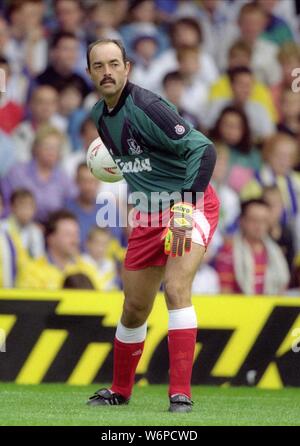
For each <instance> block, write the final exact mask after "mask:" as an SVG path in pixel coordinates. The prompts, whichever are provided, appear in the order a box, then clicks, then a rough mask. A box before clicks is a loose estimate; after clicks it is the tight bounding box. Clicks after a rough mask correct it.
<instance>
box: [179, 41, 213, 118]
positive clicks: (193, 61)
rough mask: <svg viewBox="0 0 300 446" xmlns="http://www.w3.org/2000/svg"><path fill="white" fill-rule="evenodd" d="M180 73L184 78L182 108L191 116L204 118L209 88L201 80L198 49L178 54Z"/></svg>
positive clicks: (194, 48) (184, 50)
mask: <svg viewBox="0 0 300 446" xmlns="http://www.w3.org/2000/svg"><path fill="white" fill-rule="evenodd" d="M176 57H177V62H178V71H179V73H180V74H181V76H182V79H183V83H184V91H183V95H182V99H181V103H182V106H183V107H184V108H185V109H186V110H187V111H188V112H189V113H191V114H194V115H196V116H197V117H198V119H199V121H202V120H203V118H204V116H203V115H204V113H205V109H206V107H207V102H208V86H207V85H206V84H205V83H204V82H203V81H202V80H201V78H200V76H199V72H201V67H200V65H199V58H198V48H197V47H188V48H182V49H178V50H177V52H176Z"/></svg>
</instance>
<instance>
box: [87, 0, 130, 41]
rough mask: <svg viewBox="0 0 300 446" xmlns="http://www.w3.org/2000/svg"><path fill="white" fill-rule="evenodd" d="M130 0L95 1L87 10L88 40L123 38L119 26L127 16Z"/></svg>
mask: <svg viewBox="0 0 300 446" xmlns="http://www.w3.org/2000/svg"><path fill="white" fill-rule="evenodd" d="M127 8H128V0H115V1H114V2H112V1H111V0H102V1H101V2H95V3H94V4H93V5H92V6H91V8H90V9H89V10H88V11H87V14H88V24H89V25H88V29H87V35H88V41H89V42H94V41H95V40H98V39H120V40H121V39H122V36H121V34H120V32H119V31H118V28H119V27H120V25H121V23H122V22H123V21H124V20H125V18H126V13H127Z"/></svg>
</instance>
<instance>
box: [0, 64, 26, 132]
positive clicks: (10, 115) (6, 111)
mask: <svg viewBox="0 0 300 446" xmlns="http://www.w3.org/2000/svg"><path fill="white" fill-rule="evenodd" d="M0 70H4V72H5V79H6V84H8V83H9V79H10V76H11V70H10V67H9V64H8V61H7V60H6V59H5V58H4V57H1V56H0ZM23 115H24V109H23V107H22V105H21V104H19V103H17V102H16V101H15V100H12V99H10V98H9V96H6V93H3V92H1V89H0V130H2V131H3V132H5V133H7V134H11V133H12V132H13V130H14V129H15V128H16V127H17V125H18V124H19V123H20V122H21V121H22V118H23Z"/></svg>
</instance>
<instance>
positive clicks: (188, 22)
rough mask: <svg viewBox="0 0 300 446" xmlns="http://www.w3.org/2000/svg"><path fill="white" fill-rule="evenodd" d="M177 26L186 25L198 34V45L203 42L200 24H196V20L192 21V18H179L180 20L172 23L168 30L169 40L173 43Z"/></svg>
mask: <svg viewBox="0 0 300 446" xmlns="http://www.w3.org/2000/svg"><path fill="white" fill-rule="evenodd" d="M178 25H188V26H190V27H191V28H193V29H194V30H195V31H196V32H197V34H198V41H199V44H200V43H202V42H203V32H202V28H201V26H200V24H199V23H198V21H197V20H196V19H194V18H193V17H181V18H180V19H178V20H176V21H175V22H173V23H172V25H171V28H170V39H171V41H172V42H174V37H175V34H176V27H177V26H178Z"/></svg>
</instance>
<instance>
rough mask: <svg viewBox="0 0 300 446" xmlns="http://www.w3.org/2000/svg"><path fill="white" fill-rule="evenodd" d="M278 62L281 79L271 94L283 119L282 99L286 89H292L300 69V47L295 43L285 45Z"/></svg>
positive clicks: (280, 51) (273, 87) (279, 54)
mask: <svg viewBox="0 0 300 446" xmlns="http://www.w3.org/2000/svg"><path fill="white" fill-rule="evenodd" d="M278 61H279V63H280V66H281V78H280V79H279V81H278V82H277V83H276V84H275V85H272V87H271V93H272V96H273V101H274V104H275V106H276V108H277V110H278V113H279V116H280V117H281V113H282V111H281V97H282V92H283V91H284V90H285V89H291V87H292V83H293V81H294V80H295V77H293V73H294V70H295V69H296V68H299V67H300V46H299V45H296V44H295V43H292V42H291V43H286V44H285V45H283V46H282V47H281V48H280V50H279V53H278Z"/></svg>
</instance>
